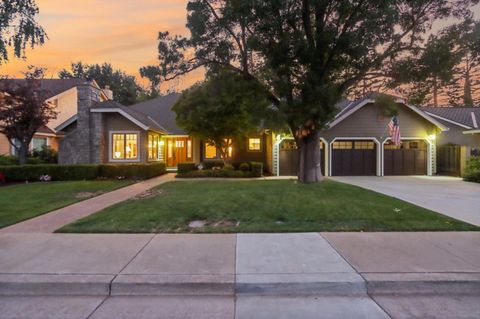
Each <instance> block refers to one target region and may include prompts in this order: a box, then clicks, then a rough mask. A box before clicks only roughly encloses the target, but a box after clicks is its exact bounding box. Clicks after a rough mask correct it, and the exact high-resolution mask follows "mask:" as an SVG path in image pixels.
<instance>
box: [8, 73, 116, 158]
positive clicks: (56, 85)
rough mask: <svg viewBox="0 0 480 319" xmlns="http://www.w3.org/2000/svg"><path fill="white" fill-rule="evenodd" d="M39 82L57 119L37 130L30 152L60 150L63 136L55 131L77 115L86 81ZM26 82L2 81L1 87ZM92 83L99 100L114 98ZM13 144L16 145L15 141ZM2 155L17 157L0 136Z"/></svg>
mask: <svg viewBox="0 0 480 319" xmlns="http://www.w3.org/2000/svg"><path fill="white" fill-rule="evenodd" d="M39 81H40V90H42V91H44V93H45V95H46V101H47V102H50V103H52V104H53V105H54V106H55V110H56V111H57V117H56V118H55V119H52V120H51V121H50V122H49V123H47V125H45V126H42V127H41V128H40V129H39V130H37V132H36V133H35V135H34V136H33V139H32V142H31V143H30V150H34V149H41V148H42V147H43V146H49V147H51V148H52V149H54V150H58V143H59V140H60V139H61V138H62V137H63V135H62V134H61V133H58V132H57V131H55V127H57V126H58V125H60V124H61V123H64V122H65V121H66V120H67V119H69V118H71V117H72V116H74V115H75V114H76V113H77V86H78V85H80V84H82V83H85V82H86V80H85V79H41V80H39ZM24 82H25V79H2V80H0V87H1V86H2V85H15V84H19V85H22V84H23V83H24ZM91 83H92V85H93V86H95V87H96V88H97V89H98V93H99V97H98V99H99V100H101V101H105V100H108V99H109V98H111V97H112V92H111V91H110V90H109V89H100V87H99V86H98V84H97V83H96V82H95V81H92V82H91ZM13 142H14V143H15V141H13ZM0 155H16V149H15V148H14V147H13V146H12V145H11V144H10V143H9V141H8V139H7V137H6V136H5V135H3V134H0Z"/></svg>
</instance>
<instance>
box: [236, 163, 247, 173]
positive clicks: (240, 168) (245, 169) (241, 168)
mask: <svg viewBox="0 0 480 319" xmlns="http://www.w3.org/2000/svg"><path fill="white" fill-rule="evenodd" d="M238 169H239V170H241V171H243V172H247V171H249V170H250V165H248V163H242V164H240V166H239V167H238Z"/></svg>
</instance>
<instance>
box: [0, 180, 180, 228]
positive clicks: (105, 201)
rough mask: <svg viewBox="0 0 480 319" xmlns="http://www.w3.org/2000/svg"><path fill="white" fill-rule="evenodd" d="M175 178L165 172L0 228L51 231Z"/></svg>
mask: <svg viewBox="0 0 480 319" xmlns="http://www.w3.org/2000/svg"><path fill="white" fill-rule="evenodd" d="M174 179H175V175H174V174H166V175H162V176H159V177H155V178H152V179H149V180H146V181H141V182H138V183H136V184H133V185H130V186H126V187H123V188H120V189H117V190H114V191H112V192H109V193H106V194H103V195H100V196H97V197H94V198H90V199H87V200H84V201H81V202H78V203H76V204H73V205H70V206H67V207H63V208H60V209H57V210H55V211H53V212H50V213H47V214H44V215H40V216H38V217H35V218H32V219H29V220H26V221H24V222H21V223H18V224H14V225H12V226H9V227H6V228H3V229H0V234H2V233H53V232H54V231H55V230H57V229H59V228H60V227H62V226H64V225H67V224H70V223H72V222H74V221H76V220H78V219H80V218H83V217H86V216H88V215H91V214H94V213H96V212H98V211H100V210H102V209H104V208H107V207H109V206H111V205H114V204H117V203H119V202H122V201H124V200H127V199H129V198H132V197H135V196H137V195H138V194H141V193H143V192H145V191H146V190H148V189H150V188H152V187H155V186H158V185H160V184H163V183H166V182H169V181H172V180H174Z"/></svg>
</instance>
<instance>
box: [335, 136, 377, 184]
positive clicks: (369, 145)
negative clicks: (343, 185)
mask: <svg viewBox="0 0 480 319" xmlns="http://www.w3.org/2000/svg"><path fill="white" fill-rule="evenodd" d="M332 175H333V176H363V175H367V176H372V175H377V146H376V144H375V142H373V141H337V142H334V143H333V144H332Z"/></svg>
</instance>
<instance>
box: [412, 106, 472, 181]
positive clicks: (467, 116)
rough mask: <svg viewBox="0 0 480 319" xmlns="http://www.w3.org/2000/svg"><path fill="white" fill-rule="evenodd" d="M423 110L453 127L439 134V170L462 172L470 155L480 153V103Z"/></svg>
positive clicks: (454, 172)
mask: <svg viewBox="0 0 480 319" xmlns="http://www.w3.org/2000/svg"><path fill="white" fill-rule="evenodd" d="M422 110H423V111H424V112H425V113H426V114H428V115H430V116H431V117H433V118H435V119H436V120H437V121H439V122H440V123H442V124H443V125H445V126H447V127H448V128H449V130H448V131H447V132H445V133H443V134H440V135H439V136H438V138H437V153H438V165H437V166H438V172H439V173H443V174H450V175H461V173H462V171H463V168H464V167H465V165H466V162H467V161H468V159H469V158H470V157H471V156H473V155H476V156H480V107H425V108H422Z"/></svg>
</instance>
